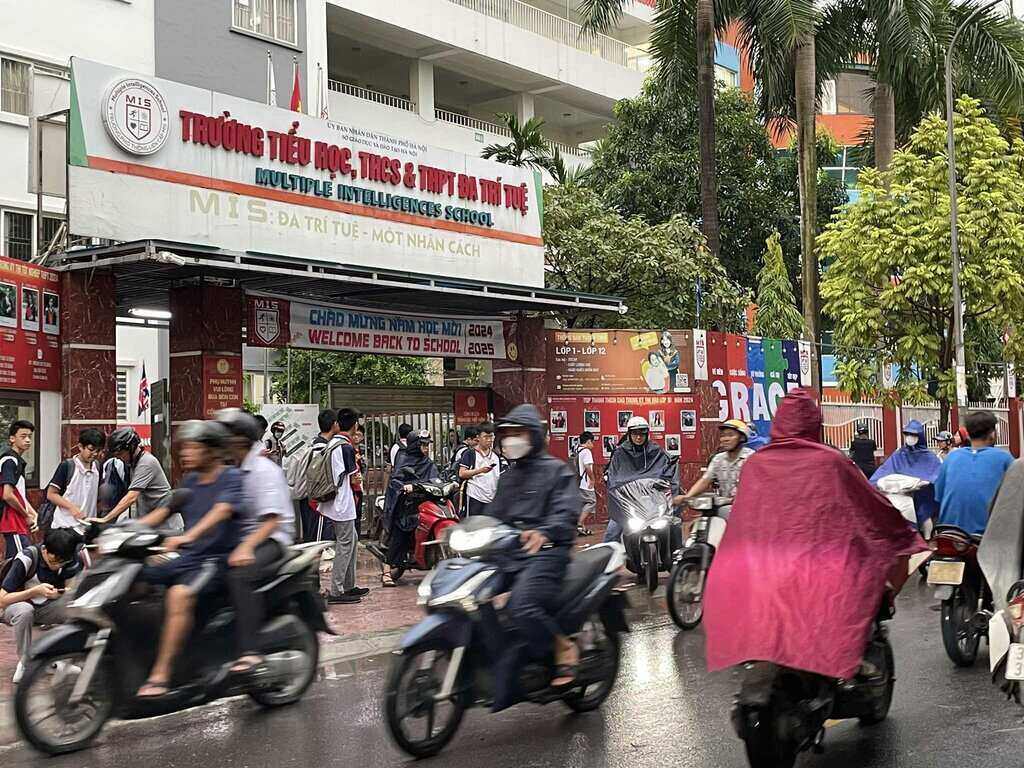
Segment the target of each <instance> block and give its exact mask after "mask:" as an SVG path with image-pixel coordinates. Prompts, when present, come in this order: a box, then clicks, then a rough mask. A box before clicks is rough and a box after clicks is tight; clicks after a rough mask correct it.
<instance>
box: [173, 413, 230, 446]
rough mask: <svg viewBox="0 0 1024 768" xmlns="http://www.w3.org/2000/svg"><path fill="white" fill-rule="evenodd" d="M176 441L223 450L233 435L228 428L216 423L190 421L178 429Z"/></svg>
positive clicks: (197, 420)
mask: <svg viewBox="0 0 1024 768" xmlns="http://www.w3.org/2000/svg"><path fill="white" fill-rule="evenodd" d="M174 437H175V439H176V440H179V441H181V442H188V443H202V444H203V445H205V446H208V447H210V448H223V447H224V446H225V445H227V442H228V439H229V438H230V437H231V433H230V432H229V431H228V429H227V427H225V426H224V425H223V424H220V423H218V422H216V421H200V420H199V419H190V420H189V421H186V422H185V423H184V424H182V425H181V426H180V427H178V432H177V434H175V436H174Z"/></svg>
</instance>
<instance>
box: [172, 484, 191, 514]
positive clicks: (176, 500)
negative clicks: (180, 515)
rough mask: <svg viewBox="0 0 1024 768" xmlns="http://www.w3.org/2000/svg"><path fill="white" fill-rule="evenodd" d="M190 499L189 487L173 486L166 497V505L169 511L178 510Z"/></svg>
mask: <svg viewBox="0 0 1024 768" xmlns="http://www.w3.org/2000/svg"><path fill="white" fill-rule="evenodd" d="M191 500H192V490H191V489H190V488H175V489H174V490H173V491H171V495H170V497H169V498H168V499H167V507H168V508H169V509H170V510H171V512H180V511H181V508H182V507H184V506H185V505H186V504H188V503H189V502H190V501H191Z"/></svg>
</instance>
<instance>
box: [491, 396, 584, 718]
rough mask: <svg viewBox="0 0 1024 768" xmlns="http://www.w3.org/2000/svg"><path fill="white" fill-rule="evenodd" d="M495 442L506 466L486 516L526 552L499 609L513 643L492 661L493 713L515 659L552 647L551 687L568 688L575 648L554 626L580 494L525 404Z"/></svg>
mask: <svg viewBox="0 0 1024 768" xmlns="http://www.w3.org/2000/svg"><path fill="white" fill-rule="evenodd" d="M497 437H498V442H499V445H500V446H501V452H502V455H503V456H504V457H505V458H506V459H508V460H510V461H511V462H513V463H512V465H511V467H510V468H509V469H508V470H507V471H506V472H502V474H501V477H500V478H499V480H498V490H497V493H496V495H495V497H494V501H493V502H492V503H491V505H490V507H489V508H488V510H487V514H488V515H491V516H492V517H496V518H498V519H499V520H501V521H503V522H505V523H508V524H510V525H513V526H515V527H517V528H520V529H521V530H522V534H520V540H521V541H522V544H523V549H524V550H525V552H526V553H527V554H528V555H529V556H528V557H527V559H526V561H525V564H524V565H523V567H522V570H520V571H519V573H518V575H517V576H516V578H515V582H514V583H513V585H512V592H511V595H510V596H509V600H508V604H507V606H506V609H507V611H508V615H509V616H511V617H512V622H513V624H514V626H515V629H516V633H517V635H518V638H519V640H520V645H519V646H518V647H517V648H516V650H515V651H514V652H513V653H509V654H507V655H506V657H504V658H502V659H500V660H499V661H498V663H499V665H500V667H499V673H498V674H497V675H496V677H497V680H498V689H499V690H498V693H497V695H496V696H495V701H494V709H495V711H497V710H500V709H504V708H505V707H507V706H510V705H511V704H512V703H514V702H515V701H516V700H517V697H516V696H515V688H514V686H515V685H516V672H517V670H518V668H519V664H520V661H521V660H522V658H521V657H522V656H524V655H525V656H526V657H527V658H543V657H544V656H545V655H547V654H548V653H549V652H550V651H551V648H552V645H553V646H554V652H555V653H554V656H555V673H554V677H553V679H552V681H551V685H552V687H555V688H561V687H565V686H569V685H572V683H573V682H574V680H575V679H576V665H577V664H578V663H579V650H578V649H577V647H576V644H575V643H574V642H573V641H572V640H570V639H569V638H567V637H565V636H564V635H562V634H561V630H560V629H559V627H558V625H557V624H556V623H555V620H554V617H553V612H554V609H555V608H556V605H555V603H556V601H557V600H558V595H559V592H560V591H561V589H562V580H563V578H564V576H565V571H566V568H567V567H568V566H569V554H570V551H571V550H572V544H573V542H574V541H575V538H576V521H577V520H578V519H579V515H580V494H579V487H578V482H577V481H576V478H575V477H574V475H573V473H572V470H570V469H569V467H568V466H567V465H566V464H564V463H563V462H561V461H559V460H558V459H556V458H555V457H554V456H552V455H550V454H549V453H548V452H547V451H546V450H545V448H544V425H543V423H542V421H541V418H540V413H539V412H538V411H537V409H536V408H534V407H533V406H532V405H520V406H517V407H515V408H513V409H512V411H511V412H510V413H509V414H508V415H507V416H506V417H505V418H504V419H502V420H501V422H500V423H499V424H498V428H497Z"/></svg>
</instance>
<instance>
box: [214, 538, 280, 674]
mask: <svg viewBox="0 0 1024 768" xmlns="http://www.w3.org/2000/svg"><path fill="white" fill-rule="evenodd" d="M253 554H254V557H255V562H254V563H252V564H251V565H243V566H239V567H237V568H229V569H228V573H227V580H228V589H229V591H230V592H231V601H232V602H233V603H234V606H235V644H236V646H237V650H238V655H239V656H244V655H245V654H247V653H255V652H256V651H257V650H259V639H258V638H259V632H260V627H262V626H263V621H264V618H265V616H266V609H267V607H266V604H265V602H264V600H263V597H262V596H260V595H259V594H257V593H256V586H257V584H259V582H260V580H261V579H262V578H264V577H265V576H266V575H267V569H268V567H269V566H271V565H273V564H274V563H275V562H277V561H278V560H280V559H281V557H282V555H283V554H284V550H283V548H282V547H281V544H280V543H278V542H276V541H274V540H273V539H267V540H266V541H262V542H260V544H259V546H257V547H256V551H255V552H254V553H253Z"/></svg>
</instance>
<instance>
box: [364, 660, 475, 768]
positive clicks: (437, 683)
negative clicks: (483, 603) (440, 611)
mask: <svg viewBox="0 0 1024 768" xmlns="http://www.w3.org/2000/svg"><path fill="white" fill-rule="evenodd" d="M453 650H454V649H453V648H452V647H451V646H448V645H445V644H442V643H429V644H426V645H421V646H415V647H413V648H410V649H408V650H406V651H404V652H402V653H401V654H400V655H399V656H396V657H395V659H394V661H393V662H392V663H391V668H390V669H389V670H388V677H387V682H386V684H385V689H384V690H385V693H384V716H385V719H386V720H387V724H388V731H389V733H390V734H391V738H392V739H394V740H395V743H396V744H397V745H398V747H399V748H400V749H401V750H402V751H404V752H405V753H407V754H409V755H411V756H412V757H416V758H422V757H431V756H433V755H436V754H437V753H438V752H440V751H441V750H442V749H444V747H445V746H446V745H447V744H448V742H449V741H451V740H452V737H454V736H455V732H456V731H457V730H458V729H459V724H460V723H461V722H462V715H463V714H464V713H465V704H464V702H463V698H462V696H461V695H460V694H459V693H454V694H453V696H452V698H451V699H450V700H449V701H437V700H435V698H434V697H435V696H437V694H438V693H440V692H441V687H442V685H443V684H444V679H445V676H446V675H447V673H448V668H449V665H450V664H451V661H452V652H453ZM440 708H446V709H445V711H444V712H442V713H441V714H442V718H441V720H442V723H441V726H440V727H438V725H437V723H438V714H439V712H438V710H439V709H440ZM445 713H446V716H445ZM417 721H425V722H423V723H422V725H420V724H419V723H418V722H417ZM410 723H411V724H410ZM413 726H416V727H417V728H416V730H418V731H419V735H414V734H413V730H414V728H413Z"/></svg>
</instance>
